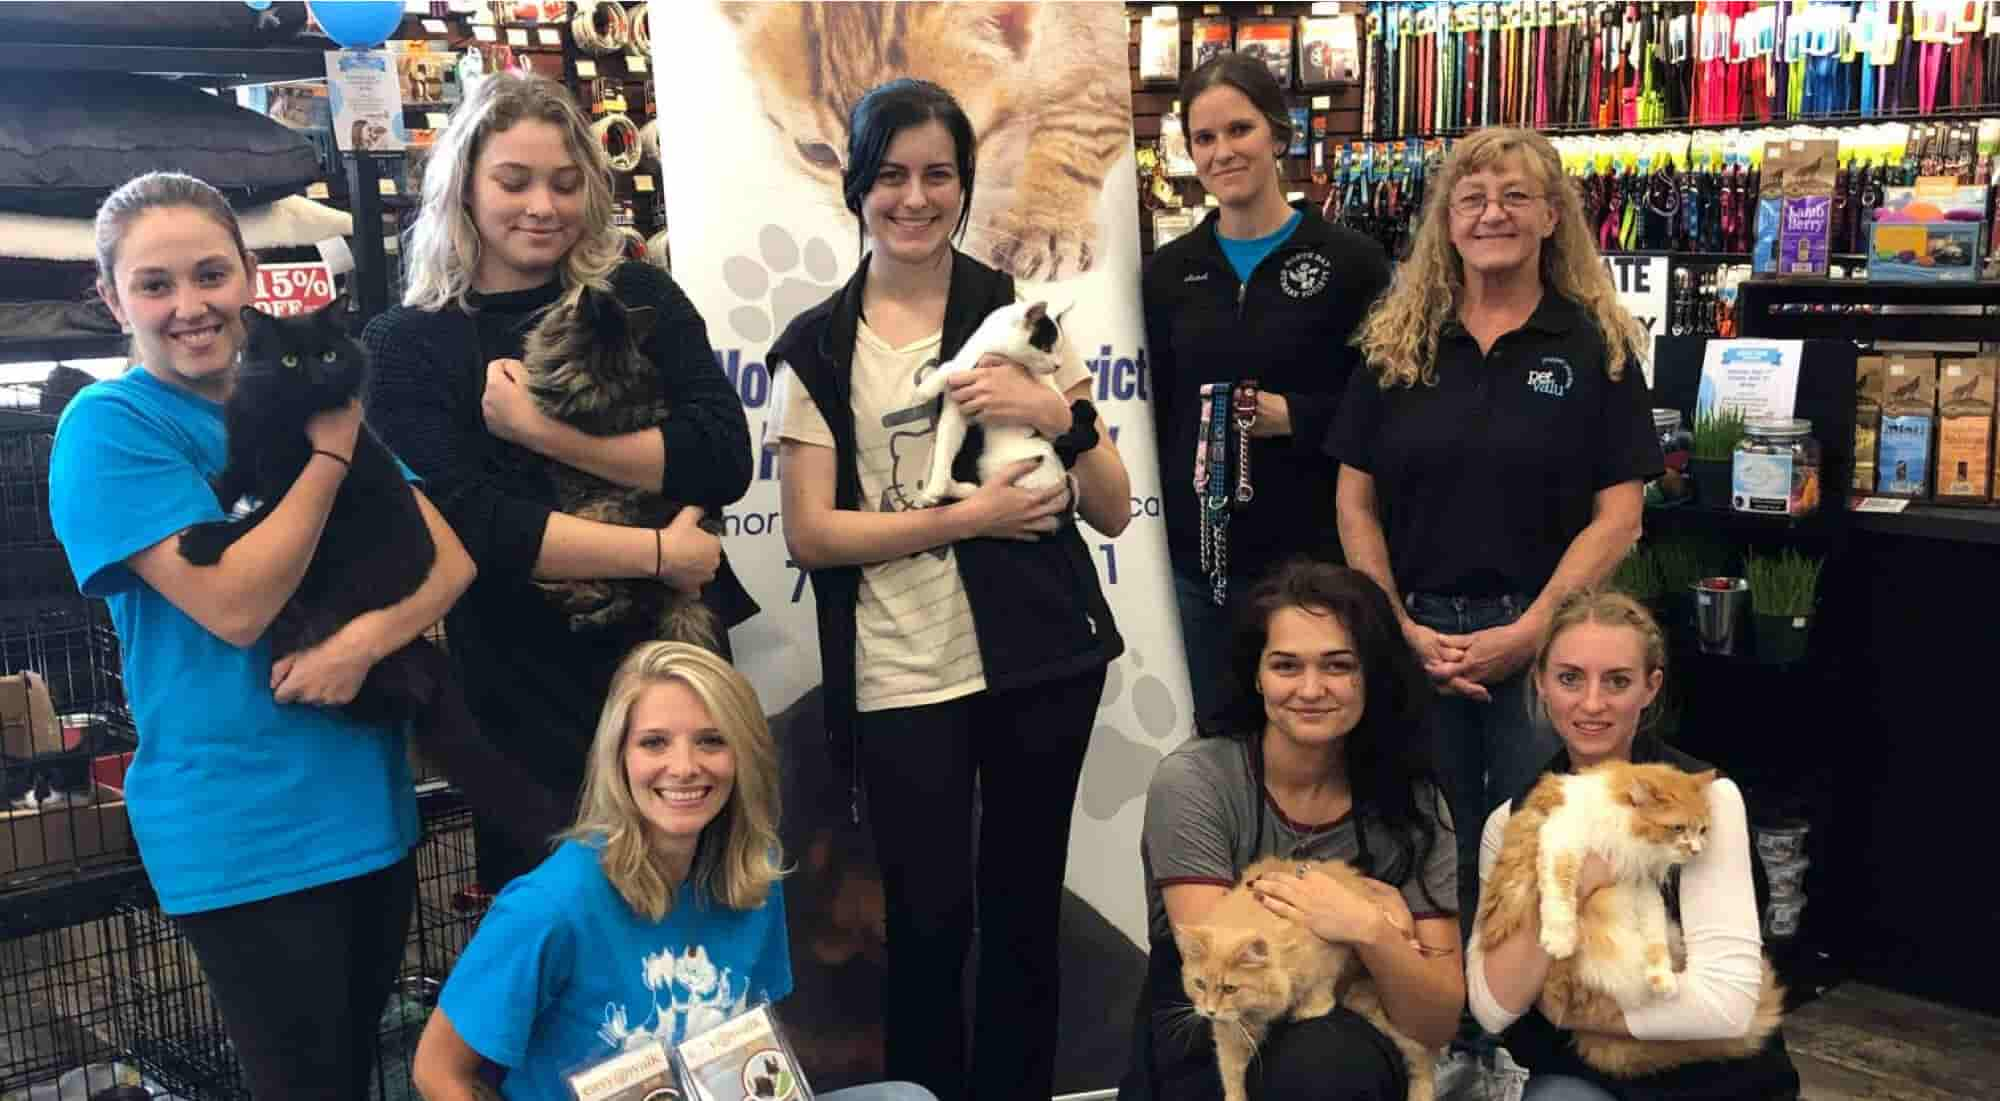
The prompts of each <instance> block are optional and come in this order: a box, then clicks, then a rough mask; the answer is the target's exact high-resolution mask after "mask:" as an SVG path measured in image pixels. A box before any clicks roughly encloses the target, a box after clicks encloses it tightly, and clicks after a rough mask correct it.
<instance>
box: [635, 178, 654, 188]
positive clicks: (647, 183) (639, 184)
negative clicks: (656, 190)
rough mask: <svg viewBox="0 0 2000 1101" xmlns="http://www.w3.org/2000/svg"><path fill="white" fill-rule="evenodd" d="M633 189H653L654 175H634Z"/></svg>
mask: <svg viewBox="0 0 2000 1101" xmlns="http://www.w3.org/2000/svg"><path fill="white" fill-rule="evenodd" d="M632 190H634V191H651V190H653V177H651V176H634V177H632Z"/></svg>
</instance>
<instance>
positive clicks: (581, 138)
mask: <svg viewBox="0 0 2000 1101" xmlns="http://www.w3.org/2000/svg"><path fill="white" fill-rule="evenodd" d="M609 179H610V175H609V171H608V168H607V165H606V163H605V157H604V151H603V148H602V147H601V146H600V145H599V144H598V142H597V141H596V140H595V139H594V138H593V137H592V136H591V133H590V129H589V126H588V124H587V123H586V122H585V121H584V119H583V117H582V116H581V115H580V114H579V113H578V111H577V109H576V106H575V104H574V103H573V102H572V100H571V99H570V96H569V94H568V92H567V91H566V90H565V89H563V88H562V86H560V85H558V84H555V83H553V82H551V81H548V80H544V79H539V78H534V77H521V76H515V75H511V74H502V75H496V76H492V77H488V78H486V79H485V80H482V81H481V82H480V83H479V87H478V89H477V90H476V91H475V92H474V93H473V94H472V95H471V96H470V97H468V98H467V99H466V101H465V102H464V103H463V104H461V105H460V106H459V108H458V110H456V111H455V112H453V114H452V118H451V122H450V124H449V125H448V126H446V127H445V129H444V131H443V133H442V134H440V135H439V137H438V141H437V144H436V146H435V147H434V149H433V152H432V154H431V158H430V162H429V167H428V171H427V172H426V174H425V186H424V193H423V208H422V211H421V213H420V215H419V217H418V219H417V223H416V225H415V226H414V227H413V228H412V229H411V231H410V233H409V241H408V243H407V246H406V248H405V250H404V255H405V256H406V257H408V261H409V269H408V281H407V288H406V290H405V292H404V295H403V305H401V306H400V307H397V308H395V309H391V310H389V311H388V312H387V313H384V314H383V315H382V316H380V317H377V318H376V319H375V320H374V321H372V322H370V323H369V325H368V328H367V331H366V332H365V333H364V334H363V336H362V343H363V344H364V345H365V346H366V347H367V350H368V353H369V355H370V357H371V359H372V361H373V370H372V377H371V380H370V383H369V388H368V416H369V421H370V423H371V424H372V425H373V426H374V428H375V430H376V431H377V432H379V433H380V434H381V435H382V437H383V439H384V440H385V441H386V442H388V443H389V445H390V446H391V447H393V448H395V450H396V452H397V453H398V454H399V455H401V456H402V457H403V459H404V461H406V462H407V463H409V465H410V467H411V468H412V469H413V470H415V471H416V472H417V473H418V474H419V475H421V476H422V477H423V478H424V479H425V480H426V488H427V490H428V491H429V492H430V493H431V495H432V497H433V498H434V499H435V500H436V501H437V502H438V507H439V508H440V509H441V510H442V511H443V512H444V515H445V517H446V519H448V520H450V521H451V525H452V527H453V529H454V530H456V531H457V532H458V534H459V537H460V538H461V539H463V540H464V542H465V544H466V549H467V550H468V551H470V552H471V553H472V557H473V559H474V561H475V562H477V563H478V565H479V575H480V576H479V580H478V582H477V583H475V584H474V586H473V588H472V589H471V590H470V591H469V592H468V593H467V594H466V597H465V599H463V600H461V601H460V602H459V603H458V606H457V607H456V608H454V609H453V611H452V614H451V615H450V617H449V618H448V619H447V620H446V628H447V630H448V632H449V637H450V645H451V651H452V653H453V654H454V655H455V656H456V657H457V659H458V661H459V667H460V669H461V670H462V671H463V673H464V675H465V678H466V682H467V683H466V691H467V695H468V697H469V698H470V700H471V704H472V707H473V710H474V712H475V713H476V714H477V716H478V718H479V722H480V725H481V727H482V729H483V731H484V733H485V735H486V737H487V738H488V740H489V741H491V742H492V743H493V744H494V746H495V747H496V748H497V749H498V750H499V751H500V752H502V753H504V754H506V755H507V756H508V757H510V758H512V759H513V761H514V762H516V763H518V764H519V765H521V766H523V767H524V768H525V769H526V770H527V771H528V772H529V773H530V774H532V775H533V776H535V777H536V778H538V779H539V780H540V781H541V782H542V783H543V784H545V785H546V786H547V788H548V794H549V795H550V796H551V797H552V798H551V799H549V800H546V801H537V803H538V805H539V804H541V803H543V802H546V804H547V805H549V806H552V807H554V808H556V809H558V810H560V811H563V812H566V811H567V810H568V809H569V808H571V807H573V806H574V805H575V800H576V793H577V790H578V787H579V785H580V784H581V782H582V778H583V764H584V755H585V750H586V748H587V747H588V745H589V743H590V736H591V731H592V727H593V726H594V724H595V721H596V716H597V713H598V708H599V706H600V704H601V703H602V702H603V699H604V695H605V692H606V691H607V689H608V687H609V685H610V681H611V675H612V672H613V671H614V670H615V669H616V668H617V665H618V662H619V660H620V659H622V658H623V657H624V655H625V653H626V652H627V651H629V650H630V649H631V648H632V647H633V646H634V645H635V644H637V643H639V642H643V641H646V640H647V639H648V638H649V637H651V635H652V634H653V632H652V631H651V630H650V629H645V628H638V627H634V628H629V629H606V630H603V631H599V632H596V633H592V634H587V635H586V634H573V633H572V632H571V631H570V629H569V626H568V623H567V620H566V617H565V616H564V615H563V614H562V613H561V612H560V611H559V610H558V609H557V608H556V607H555V606H554V605H553V604H551V603H550V601H549V600H548V598H547V597H546V596H545V595H544V594H543V593H542V592H540V591H539V590H538V589H537V588H536V587H535V585H534V582H535V581H537V580H559V579H600V578H644V577H657V578H658V579H659V580H661V581H662V582H664V583H666V584H668V585H671V586H673V587H674V588H676V589H680V590H683V591H687V592H693V591H696V590H700V591H701V592H702V593H703V595H704V599H706V600H707V601H708V602H709V604H710V605H711V606H712V607H714V608H715V610H716V611H717V612H718V613H719V614H720V616H721V619H722V622H723V623H724V624H725V625H727V626H734V625H735V624H736V623H739V622H741V621H742V620H743V619H745V618H748V616H749V615H750V614H751V613H752V612H754V611H755V605H754V604H752V603H751V601H750V599H749V596H748V594H746V593H744V591H743V589H742V587H741V586H740V585H738V584H737V583H736V581H735V578H734V577H733V576H732V575H731V574H730V573H729V571H728V568H727V565H726V564H724V563H723V562H722V559H721V553H722V548H721V543H720V541H719V540H718V539H717V538H716V537H715V536H714V535H713V534H710V533H709V532H707V531H704V530H703V529H702V528H701V527H700V526H698V525H699V522H700V521H701V520H702V518H703V515H704V511H705V512H706V513H707V514H709V515H714V514H717V513H719V511H720V510H721V509H722V508H723V507H724V506H726V505H728V504H730V503H732V502H734V501H736V500H737V499H738V498H740V497H741V496H742V495H743V492H744V491H745V490H746V489H747V488H748V487H749V482H750V473H751V469H750V464H751V455H750V435H749V429H748V426H747V424H746V423H745V420H744V416H743V407H742V405H741V403H740V402H738V401H737V398H736V395H735V392H734V391H733V390H732V389H731V388H730V386H729V384H728V381H727V380H726V378H725V377H724V376H723V374H722V372H721V371H720V370H719V369H718V368H717V367H716V363H715V353H714V350H713V349H712V348H711V347H710V346H709V342H708V333H707V329H706V327H705V326H704V325H703V323H702V320H701V317H700V315H699V314H697V313H696V312H695V309H694V306H693V304H692V303H690V302H689V301H688V299H687V296H686V295H685V294H683V293H682V291H681V289H680V288H679V287H678V286H676V285H675V283H674V281H673V279H672V278H671V277H669V276H668V275H667V273H666V272H664V271H661V270H659V269H657V268H654V267H651V266H649V265H646V264H642V263H635V262H622V261H621V259H620V254H619V246H618V242H617V239H616V238H615V237H614V236H613V235H612V233H611V225H612V222H611V194H610V188H609V184H608V181H609ZM585 286H589V287H594V288H597V289H599V290H608V291H610V292H611V293H612V294H614V295H616V296H617V298H618V299H619V301H621V302H622V303H624V304H625V305H626V306H627V307H628V308H630V307H651V308H652V309H653V310H654V312H655V315H656V320H655V322H654V325H653V329H652V332H651V334H650V335H649V336H648V337H647V338H646V340H645V341H644V343H643V344H642V345H641V348H642V350H643V351H644V352H645V354H646V355H647V356H649V357H650V358H651V359H652V360H653V362H654V363H655V364H656V365H657V366H658V369H659V371H660V374H661V378H662V380H663V381H664V384H665V387H666V393H667V396H668V402H669V404H670V406H671V408H672V413H671V414H670V415H669V417H668V418H667V420H666V421H665V422H664V423H662V424H661V425H660V427H659V428H658V429H657V430H653V429H646V430H642V431H638V432H633V433H628V434H626V435H622V436H604V437H598V436H588V435H585V434H583V433H582V432H580V431H577V430H576V429H573V428H570V427H568V426H566V425H563V424H560V423H558V422H555V421H553V420H550V419H549V418H548V417H546V416H544V415H542V414H541V413H540V412H539V411H538V409H537V408H536V406H535V404H534V402H533V400H532V399H531V398H530V396H529V394H528V392H527V390H526V388H525V386H524V382H525V379H524V376H523V371H522V368H521V364H520V356H521V352H522V342H523V340H524V338H525V337H526V334H527V332H528V330H529V329H531V328H532V327H533V325H534V322H535V319H536V318H537V316H538V315H539V314H540V312H541V311H543V310H544V309H546V308H548V307H549V306H551V305H554V304H555V303H557V302H558V301H560V300H561V299H562V298H563V296H564V295H565V293H567V292H570V291H572V290H575V289H577V288H580V287H585ZM553 463H561V464H564V465H566V466H570V467H573V468H575V469H578V470H583V471H586V472H589V473H591V474H595V475H597V476H599V477H601V478H604V479H605V480H607V481H610V482H614V483H617V484H619V485H623V486H629V487H632V488H636V489H648V490H658V491H660V492H661V493H663V494H664V495H665V496H666V497H668V498H669V499H672V500H676V501H686V502H691V503H692V505H693V506H694V507H690V508H687V509H685V510H683V511H682V512H681V513H680V514H679V515H678V516H676V517H675V518H674V519H673V521H672V522H671V523H669V524H668V526H666V527H665V528H662V529H659V530H657V531H656V530H654V529H650V528H628V527H621V526H617V525H613V524H605V523H599V522H596V521H592V520H585V519H581V518H578V517H575V516H569V515H566V514H564V513H562V512H559V511H557V509H556V507H555V506H556V495H555V487H554V484H553V482H552V480H551V478H550V470H551V464H553ZM480 810H481V808H475V815H476V816H477V817H476V820H477V822H478V825H479V826H480V827H481V828H480V831H479V835H478V843H479V856H480V861H479V863H480V869H479V872H480V882H481V885H482V886H483V887H485V888H486V889H487V890H488V891H496V892H497V891H498V890H499V889H500V888H501V886H503V885H504V884H505V883H506V882H507V881H508V880H510V879H512V878H514V877H515V876H517V875H520V874H521V873H523V872H525V871H527V870H528V869H529V868H532V867H533V866H534V865H535V864H536V863H538V862H539V861H540V860H541V858H542V857H543V856H544V855H546V850H545V849H544V848H542V847H539V846H537V847H535V848H534V849H532V850H524V849H523V847H522V846H521V845H519V844H517V843H515V842H513V841H511V840H509V839H508V837H506V836H505V835H504V834H502V833H501V832H499V831H498V830H496V829H494V828H492V826H493V821H492V819H491V817H490V816H489V815H480V814H479V812H480ZM512 813H529V814H537V813H540V812H539V811H532V810H531V811H525V812H512ZM513 825H514V827H515V828H514V829H512V830H510V831H508V832H510V833H513V834H514V835H516V836H519V835H520V834H521V833H522V832H523V831H522V829H521V824H520V823H519V822H518V821H517V822H515V823H513ZM546 825H547V828H546V829H545V830H544V829H540V828H539V826H537V827H536V828H535V830H534V831H533V832H535V833H536V834H537V835H552V834H553V833H555V832H556V831H558V830H560V829H561V828H562V827H563V825H564V822H563V821H560V820H557V821H551V822H549V823H546Z"/></svg>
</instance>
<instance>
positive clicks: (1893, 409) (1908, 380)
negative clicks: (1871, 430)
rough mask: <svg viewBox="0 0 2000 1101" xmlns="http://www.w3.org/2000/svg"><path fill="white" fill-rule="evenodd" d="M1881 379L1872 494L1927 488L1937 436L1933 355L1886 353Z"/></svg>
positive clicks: (1917, 492)
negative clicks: (1887, 354)
mask: <svg viewBox="0 0 2000 1101" xmlns="http://www.w3.org/2000/svg"><path fill="white" fill-rule="evenodd" d="M1888 363H1889V366H1888V369H1887V371H1886V373H1885V376H1884V378H1883V380H1882V434H1881V439H1880V440H1879V441H1878V442H1877V444H1876V454H1875V494H1876V496H1878V497H1912V498H1922V497H1926V496H1929V494H1930V480H1931V479H1930V475H1931V451H1932V446H1933V444H1934V442H1935V440H1936V439H1937V360H1936V359H1935V358H1933V357H1932V356H1930V355H1928V354H1922V353H1919V354H1914V355H1911V354H1901V353H1899V354H1897V355H1892V356H1889V357H1888Z"/></svg>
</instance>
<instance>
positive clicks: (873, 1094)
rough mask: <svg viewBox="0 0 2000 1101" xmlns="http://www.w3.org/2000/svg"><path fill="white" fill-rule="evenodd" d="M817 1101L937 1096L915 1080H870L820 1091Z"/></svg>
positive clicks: (906, 1100)
mask: <svg viewBox="0 0 2000 1101" xmlns="http://www.w3.org/2000/svg"><path fill="white" fill-rule="evenodd" d="M819 1101H937V1098H936V1096H934V1095H933V1094H932V1093H931V1091H929V1090H927V1089H925V1088H923V1087H922V1086H919V1085H917V1084H916V1083H915V1082H870V1083H868V1084H867V1085H865V1086H849V1087H847V1088H846V1089H844V1090H834V1091H833V1092H832V1093H822V1094H820V1095H819Z"/></svg>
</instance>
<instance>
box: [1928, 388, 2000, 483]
mask: <svg viewBox="0 0 2000 1101" xmlns="http://www.w3.org/2000/svg"><path fill="white" fill-rule="evenodd" d="M1996 375H2000V359H1991V358H1987V359H1948V360H1945V361H1944V362H1943V363H1941V364H1939V365H1938V386H1937V392H1938V393H1937V398H1938V446H1937V483H1936V484H1937V499H1938V500H1939V501H1940V502H1951V503H1954V504H1957V503H1965V504H1985V503H1986V502H1988V501H1990V500H1991V499H1992V497H1993V470H1992V461H1991V460H1992V456H1993V408H1994V389H1995V379H1996Z"/></svg>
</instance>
